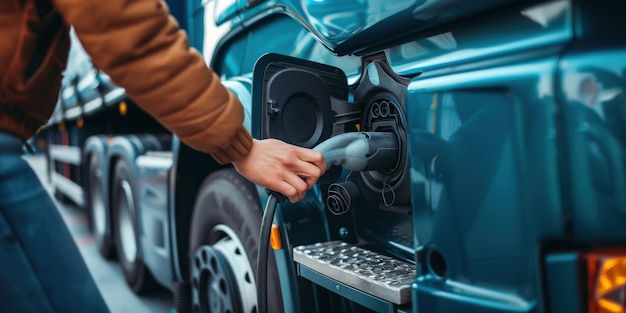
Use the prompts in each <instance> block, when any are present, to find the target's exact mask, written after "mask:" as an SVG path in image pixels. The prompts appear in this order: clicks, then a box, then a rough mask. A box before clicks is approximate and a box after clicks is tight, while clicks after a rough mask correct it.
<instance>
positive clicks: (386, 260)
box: [293, 241, 416, 304]
mask: <svg viewBox="0 0 626 313" xmlns="http://www.w3.org/2000/svg"><path fill="white" fill-rule="evenodd" d="M293 259H294V261H295V262H297V263H300V264H301V265H303V266H306V267H308V268H310V269H312V270H314V271H316V272H318V273H320V274H322V275H324V276H326V277H329V278H331V279H334V280H336V281H339V282H341V283H344V284H346V285H348V286H350V287H353V288H356V289H358V290H360V291H363V292H365V293H368V294H370V295H373V296H375V297H378V298H381V299H384V300H386V301H389V302H392V303H395V304H405V303H408V302H409V301H410V297H411V284H412V283H413V282H414V281H415V278H416V272H415V266H414V265H412V264H409V263H407V262H404V261H400V260H396V259H394V258H392V257H389V256H385V255H382V254H379V253H376V252H373V251H369V250H366V249H363V248H360V247H357V246H354V245H351V244H348V243H345V242H342V241H329V242H324V243H316V244H312V245H305V246H298V247H295V248H293Z"/></svg>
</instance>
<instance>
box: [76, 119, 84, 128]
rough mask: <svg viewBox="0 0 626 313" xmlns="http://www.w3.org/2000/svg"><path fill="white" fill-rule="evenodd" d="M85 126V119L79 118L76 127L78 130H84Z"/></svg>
mask: <svg viewBox="0 0 626 313" xmlns="http://www.w3.org/2000/svg"><path fill="white" fill-rule="evenodd" d="M84 125H85V121H84V120H83V118H82V117H79V118H78V119H77V120H76V127H78V128H83V126H84Z"/></svg>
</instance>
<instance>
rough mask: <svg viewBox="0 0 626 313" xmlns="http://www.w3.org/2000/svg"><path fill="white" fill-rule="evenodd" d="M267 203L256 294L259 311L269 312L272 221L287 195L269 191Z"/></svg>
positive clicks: (262, 225)
mask: <svg viewBox="0 0 626 313" xmlns="http://www.w3.org/2000/svg"><path fill="white" fill-rule="evenodd" d="M267 193H268V194H269V196H268V198H267V203H266V204H265V211H264V212H263V219H262V220H261V238H260V239H259V254H258V257H257V259H256V271H257V277H256V284H257V285H256V295H257V312H258V313H267V312H268V311H267V309H268V308H267V263H268V257H269V255H268V251H269V246H270V233H271V231H272V221H273V220H274V213H275V212H276V206H277V205H278V203H279V202H283V201H284V200H285V196H283V195H281V194H277V193H275V192H273V191H268V192H267Z"/></svg>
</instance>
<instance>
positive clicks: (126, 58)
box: [53, 0, 252, 163]
mask: <svg viewBox="0 0 626 313" xmlns="http://www.w3.org/2000/svg"><path fill="white" fill-rule="evenodd" d="M53 2H54V4H55V7H56V9H57V10H58V11H59V12H60V13H61V15H62V16H63V17H64V19H65V20H66V22H67V23H68V24H71V25H72V26H73V27H74V29H75V30H76V34H77V35H78V38H79V39H80V41H81V43H82V45H83V46H84V48H85V50H86V51H87V53H89V55H90V56H91V57H92V59H93V62H94V64H95V65H96V66H97V67H99V68H100V69H102V70H103V71H104V72H105V73H107V74H108V75H109V76H110V77H111V79H112V80H113V81H114V82H115V83H116V84H118V85H119V86H121V87H124V88H125V89H126V93H127V94H128V96H129V97H130V98H131V99H133V100H134V101H135V102H137V104H138V105H139V106H140V107H142V108H143V109H144V110H145V111H146V112H148V113H150V114H151V115H153V116H154V117H155V118H156V119H157V120H158V121H159V122H161V123H162V124H163V125H164V126H165V127H167V128H168V129H170V130H171V131H172V132H173V133H175V134H176V135H177V136H178V137H179V138H180V139H181V140H182V141H183V142H185V143H186V144H188V145H190V146H191V147H193V148H195V149H198V150H200V151H204V152H208V153H211V154H212V155H213V157H214V158H215V159H216V160H217V161H218V162H220V163H228V162H230V161H233V160H236V159H239V158H241V157H243V156H244V155H246V154H247V153H248V151H249V150H250V147H251V145H252V137H251V136H250V134H249V133H248V131H247V130H246V129H245V128H244V127H243V124H242V122H243V108H242V106H241V104H240V103H239V101H238V100H237V98H236V97H235V96H234V95H233V94H232V93H230V92H229V91H228V90H227V89H226V88H225V87H224V86H223V85H222V84H221V83H220V80H219V78H218V77H217V75H216V74H215V73H214V72H213V71H211V70H210V69H209V68H208V67H207V66H206V64H205V63H204V60H203V59H202V56H201V55H200V54H199V53H198V52H196V51H195V50H193V49H190V47H189V43H188V40H187V36H186V35H185V33H184V32H183V31H181V30H180V29H179V26H178V24H177V22H176V21H175V20H174V19H173V18H172V17H171V16H169V11H168V9H167V6H166V5H165V3H164V2H162V1H161V0H88V1H86V0H53Z"/></svg>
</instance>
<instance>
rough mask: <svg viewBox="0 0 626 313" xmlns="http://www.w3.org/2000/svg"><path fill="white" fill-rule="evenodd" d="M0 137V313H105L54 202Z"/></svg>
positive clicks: (15, 143) (15, 147)
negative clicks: (0, 312)
mask: <svg viewBox="0 0 626 313" xmlns="http://www.w3.org/2000/svg"><path fill="white" fill-rule="evenodd" d="M21 154H22V142H21V141H20V140H19V139H17V138H15V137H13V136H10V135H7V134H5V133H2V132H0V299H1V300H0V311H2V312H16V313H22V312H24V313H30V312H36V313H42V312H57V313H61V312H62V313H71V312H81V313H84V312H92V313H99V312H109V310H108V308H107V306H106V303H105V302H104V299H103V298H102V295H101V294H100V291H99V290H98V287H97V286H96V283H95V282H94V280H93V277H92V276H91V274H90V273H89V270H88V269H87V266H86V264H85V262H84V261H83V258H82V256H81V254H80V252H79V251H78V247H77V246H76V244H75V243H74V240H73V239H72V236H71V235H70V232H69V230H68V229H67V226H66V225H65V223H64V222H63V219H62V218H61V216H60V214H59V212H58V210H57V208H56V205H55V203H54V202H53V201H52V199H50V196H49V195H48V194H47V192H46V191H45V189H44V188H43V186H42V185H41V182H40V181H39V179H38V178H37V176H36V175H35V173H34V172H33V170H32V169H31V168H30V166H29V165H28V163H27V162H26V161H25V160H24V159H22V157H21Z"/></svg>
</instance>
